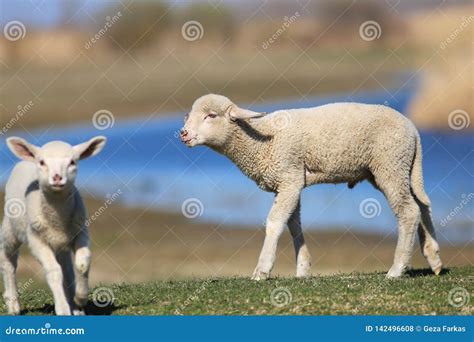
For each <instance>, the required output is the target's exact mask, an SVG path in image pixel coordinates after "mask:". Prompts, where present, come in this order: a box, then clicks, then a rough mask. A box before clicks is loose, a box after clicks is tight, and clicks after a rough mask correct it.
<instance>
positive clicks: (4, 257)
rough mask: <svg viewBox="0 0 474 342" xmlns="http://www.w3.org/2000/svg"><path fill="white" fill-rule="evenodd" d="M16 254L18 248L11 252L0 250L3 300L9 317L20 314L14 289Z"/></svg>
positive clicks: (16, 292) (16, 291)
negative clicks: (3, 289)
mask: <svg viewBox="0 0 474 342" xmlns="http://www.w3.org/2000/svg"><path fill="white" fill-rule="evenodd" d="M18 252H19V250H18V247H17V248H14V249H13V250H11V251H10V250H8V251H6V250H5V248H4V246H3V247H2V248H1V250H0V262H1V267H2V271H3V284H4V286H5V292H4V293H3V298H4V300H5V305H6V306H7V310H8V314H9V315H18V314H19V313H20V301H19V300H18V289H17V287H16V267H17V262H18Z"/></svg>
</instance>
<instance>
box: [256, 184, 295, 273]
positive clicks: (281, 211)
mask: <svg viewBox="0 0 474 342" xmlns="http://www.w3.org/2000/svg"><path fill="white" fill-rule="evenodd" d="M300 193H301V188H299V187H297V186H295V188H294V189H291V190H286V189H285V190H281V191H279V192H278V193H277V195H276V197H275V201H274V202H273V206H272V209H271V210H270V214H269V215H268V218H267V225H266V230H265V241H264V243H263V248H262V251H261V252H260V257H259V259H258V264H257V267H256V268H255V271H254V273H253V276H252V279H253V280H261V279H267V278H268V277H269V276H270V271H271V270H272V268H273V264H274V263H275V257H276V249H277V244H278V239H279V238H280V236H281V234H282V233H283V230H284V229H285V225H286V223H287V222H288V219H289V218H290V216H291V214H292V213H293V211H294V210H295V208H296V206H297V205H298V200H299V198H300Z"/></svg>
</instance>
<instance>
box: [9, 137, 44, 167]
mask: <svg viewBox="0 0 474 342" xmlns="http://www.w3.org/2000/svg"><path fill="white" fill-rule="evenodd" d="M7 146H8V148H9V149H10V151H12V152H13V154H14V155H15V156H17V157H18V158H20V159H23V160H27V161H35V157H36V153H37V152H38V150H39V147H38V146H35V145H33V144H30V143H29V142H28V141H26V140H25V139H22V138H18V137H11V138H8V139H7Z"/></svg>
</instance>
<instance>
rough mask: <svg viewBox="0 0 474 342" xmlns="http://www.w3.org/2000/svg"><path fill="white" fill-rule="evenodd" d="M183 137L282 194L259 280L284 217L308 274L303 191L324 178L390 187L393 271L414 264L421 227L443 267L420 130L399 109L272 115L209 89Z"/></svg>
mask: <svg viewBox="0 0 474 342" xmlns="http://www.w3.org/2000/svg"><path fill="white" fill-rule="evenodd" d="M259 117H262V118H260V119H258V120H251V119H253V118H259ZM181 140H182V141H183V142H184V143H185V144H186V145H187V146H189V147H193V146H196V145H206V146H208V147H210V148H212V149H213V150H215V151H217V152H219V153H221V154H223V155H225V156H227V157H228V158H229V159H230V160H232V161H233V162H234V163H235V164H236V165H237V166H238V167H239V168H240V169H241V170H242V172H243V173H245V174H246V175H247V176H248V177H250V178H251V179H253V180H254V181H255V182H256V183H257V184H258V186H259V187H260V188H262V189H263V190H265V191H270V192H274V193H275V194H276V196H275V200H274V203H273V206H272V208H271V210H270V213H269V215H268V218H267V222H266V236H265V241H264V244H263V248H262V251H261V253H260V257H259V259H258V264H257V267H256V269H255V271H254V273H253V279H255V280H260V279H265V278H267V277H269V275H270V271H271V270H272V268H273V264H274V261H275V255H276V249H277V242H278V239H279V237H280V235H281V234H282V232H283V230H284V227H285V224H288V227H289V229H290V232H291V235H292V237H293V242H294V247H295V251H296V261H297V269H296V276H297V277H305V276H308V275H309V272H310V268H311V257H310V254H309V252H308V248H307V246H306V244H305V241H304V237H303V233H302V231H301V222H300V195H301V191H302V190H303V189H304V188H305V187H307V186H310V185H313V184H320V183H334V184H336V183H348V186H349V187H350V188H352V187H353V186H354V185H355V184H357V183H358V182H361V181H363V180H368V181H369V182H370V183H372V184H373V185H374V187H375V188H377V189H379V190H380V191H382V192H383V193H384V194H385V197H386V198H387V200H388V202H389V204H390V206H391V208H392V210H393V212H394V213H395V215H396V217H397V219H398V224H399V227H398V242H397V247H396V250H395V257H394V261H393V266H392V267H391V268H390V270H389V271H388V274H387V277H390V278H394V277H400V276H401V275H402V273H403V272H404V271H405V270H406V269H407V267H408V265H409V263H410V259H411V256H412V253H413V248H414V242H415V231H416V230H417V229H418V235H419V238H420V243H421V247H422V252H423V255H424V256H425V257H426V259H427V261H428V263H429V265H430V266H431V269H432V270H433V271H434V272H435V273H436V274H439V273H440V271H441V267H442V263H441V259H440V256H439V247H438V243H437V242H436V238H435V233H434V229H433V224H432V220H431V208H430V200H429V198H428V196H427V195H426V193H425V191H424V187H423V176H422V167H421V157H422V154H421V143H420V137H419V134H418V132H417V130H416V128H415V127H414V125H413V124H412V123H411V122H410V121H409V120H408V119H407V118H405V117H404V116H403V115H401V114H400V113H398V112H397V111H395V110H393V109H391V108H389V107H385V106H380V105H368V104H361V103H334V104H328V105H324V106H320V107H315V108H308V109H291V110H281V111H276V112H274V113H271V114H268V115H265V114H264V113H256V112H253V111H250V110H246V109H242V108H239V107H238V106H237V105H235V104H234V103H232V101H230V100H229V99H228V98H226V97H224V96H221V95H214V94H209V95H205V96H202V97H200V98H199V99H197V100H196V101H195V102H194V104H193V107H192V109H191V112H190V113H189V114H188V115H187V116H186V118H185V124H184V127H183V128H182V130H181Z"/></svg>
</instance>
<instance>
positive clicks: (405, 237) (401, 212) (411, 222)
mask: <svg viewBox="0 0 474 342" xmlns="http://www.w3.org/2000/svg"><path fill="white" fill-rule="evenodd" d="M402 193H403V191H402ZM388 199H389V202H390V205H391V207H392V209H393V211H394V213H395V216H396V217H397V219H398V241H397V247H396V249H395V256H394V258H393V265H392V267H391V268H390V270H389V271H388V273H387V277H388V278H397V277H400V276H401V275H402V274H403V272H405V271H406V270H407V269H408V267H409V266H410V262H411V257H412V255H413V249H414V245H415V237H416V231H417V228H418V225H419V224H420V219H421V214H420V208H419V207H418V205H417V204H416V202H415V199H414V198H413V196H412V195H411V194H405V195H404V196H396V197H395V198H394V197H393V196H388Z"/></svg>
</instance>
